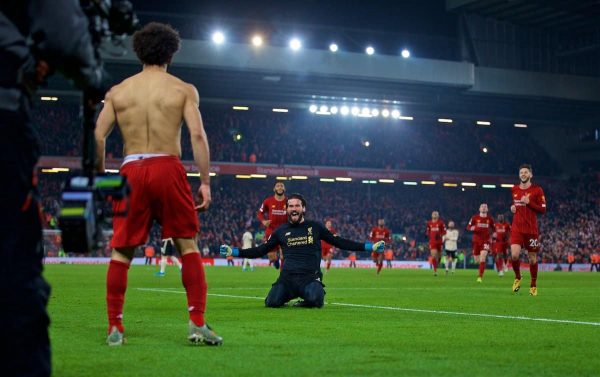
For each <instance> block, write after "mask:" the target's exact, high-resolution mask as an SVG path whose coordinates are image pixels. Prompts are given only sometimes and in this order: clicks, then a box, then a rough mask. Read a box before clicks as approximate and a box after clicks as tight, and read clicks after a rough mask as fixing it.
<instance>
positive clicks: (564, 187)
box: [40, 174, 600, 263]
mask: <svg viewBox="0 0 600 377" xmlns="http://www.w3.org/2000/svg"><path fill="white" fill-rule="evenodd" d="M599 178H600V177H599V176H598V175H594V174H587V175H581V176H578V177H576V178H573V179H571V180H568V181H563V180H556V181H554V182H553V183H551V184H548V185H547V186H545V187H543V188H544V190H545V194H546V197H547V200H548V212H547V214H546V215H545V216H541V217H540V232H541V242H542V259H543V260H544V262H546V263H564V261H565V259H566V256H567V253H573V254H574V255H575V258H576V263H587V262H589V258H590V256H591V254H592V253H593V252H599V251H600V249H599V248H600V234H599V233H598V229H600V181H599ZM62 179H64V176H61V175H56V174H55V175H48V174H46V175H42V177H41V179H40V189H41V193H42V198H43V204H44V211H45V213H46V218H47V219H52V218H53V217H54V216H55V215H56V213H57V209H58V201H57V198H58V191H59V186H60V182H61V180H62ZM273 183H274V181H273V180H271V179H262V180H261V179H252V180H246V179H236V178H233V177H232V176H218V177H214V178H213V180H212V184H211V186H212V194H213V203H212V205H211V208H210V210H209V211H208V212H206V213H202V214H201V215H200V220H201V224H202V225H201V228H202V229H201V236H200V241H199V243H200V248H201V249H202V248H204V247H208V255H209V256H218V247H219V245H221V244H223V243H228V244H233V245H238V246H239V245H240V244H241V236H242V234H243V233H244V230H245V229H246V228H247V227H249V226H251V227H252V228H253V230H254V232H255V234H256V236H257V238H259V239H260V238H261V236H262V234H261V233H262V231H263V229H262V228H261V225H260V223H259V222H258V220H257V219H256V211H257V210H258V208H259V206H260V204H261V203H262V200H263V199H264V198H266V197H267V196H269V195H272V188H273ZM198 184H199V183H198V181H197V178H196V179H194V180H192V181H191V185H192V187H193V189H194V190H195V189H196V188H197V186H198ZM286 189H287V192H288V193H291V192H300V193H302V194H303V195H304V196H305V197H306V198H307V200H308V208H307V211H308V212H307V218H310V219H316V220H319V221H324V220H325V219H330V220H332V222H333V226H334V228H335V229H336V230H337V232H338V234H339V235H341V236H344V237H348V238H351V239H358V240H362V239H364V240H366V238H367V235H368V233H369V230H370V229H371V227H373V226H374V225H375V224H376V223H377V219H379V218H384V219H385V220H386V225H387V226H388V227H389V228H390V229H391V230H392V233H393V234H394V241H393V244H392V249H393V250H394V254H395V258H396V259H400V260H426V259H427V256H428V254H429V251H428V249H427V239H426V237H425V222H426V221H427V220H428V219H429V218H430V216H431V212H432V211H433V210H438V211H439V212H440V214H441V217H442V219H443V220H444V221H445V222H446V223H447V222H448V221H449V220H453V221H454V222H455V223H456V224H457V225H456V226H457V228H458V229H459V231H460V233H461V236H460V238H459V248H460V249H461V250H464V251H465V252H466V255H467V256H469V254H470V244H471V235H470V233H468V232H466V231H465V227H466V224H467V222H468V220H469V218H470V217H471V216H472V215H474V214H475V213H477V211H478V208H479V204H480V203H482V202H485V203H488V205H489V208H490V214H491V215H492V216H494V217H495V216H497V215H498V214H504V215H505V216H506V217H507V218H508V219H509V220H510V218H511V214H510V211H509V208H510V204H511V198H510V191H509V190H508V189H490V190H486V189H481V188H473V189H469V188H467V189H464V191H463V189H461V188H445V187H437V186H433V187H431V186H404V185H401V186H400V185H398V184H393V185H390V184H377V185H367V184H362V183H357V182H350V183H340V182H336V183H323V182H319V181H317V180H307V181H301V180H293V181H287V182H286ZM54 224H55V223H54ZM48 227H51V225H50V222H49V223H48ZM159 243H160V229H159V227H158V225H155V226H154V227H153V230H152V236H151V240H150V244H152V245H154V246H155V247H158V245H159ZM109 251H110V250H109V249H108V248H106V249H105V250H104V251H103V252H102V253H104V254H105V255H108V253H109ZM346 256H347V253H346V252H345V251H340V252H339V253H338V255H337V256H336V257H337V258H345V257H346ZM368 256H369V255H368V253H362V254H359V257H363V258H368Z"/></svg>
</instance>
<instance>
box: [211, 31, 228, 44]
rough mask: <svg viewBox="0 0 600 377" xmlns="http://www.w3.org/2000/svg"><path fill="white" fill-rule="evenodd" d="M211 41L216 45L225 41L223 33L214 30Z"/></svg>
mask: <svg viewBox="0 0 600 377" xmlns="http://www.w3.org/2000/svg"><path fill="white" fill-rule="evenodd" d="M212 41H213V42H214V43H215V44H218V45H220V44H223V43H224V42H225V34H223V33H222V32H220V31H215V32H214V33H213V34H212Z"/></svg>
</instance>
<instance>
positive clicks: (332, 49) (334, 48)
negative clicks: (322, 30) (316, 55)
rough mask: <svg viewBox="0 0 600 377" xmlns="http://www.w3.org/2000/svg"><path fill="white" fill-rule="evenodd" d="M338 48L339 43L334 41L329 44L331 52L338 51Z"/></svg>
mask: <svg viewBox="0 0 600 377" xmlns="http://www.w3.org/2000/svg"><path fill="white" fill-rule="evenodd" d="M337 50H338V45H337V44H335V43H332V44H330V45H329V51H331V52H337Z"/></svg>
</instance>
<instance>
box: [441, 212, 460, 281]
mask: <svg viewBox="0 0 600 377" xmlns="http://www.w3.org/2000/svg"><path fill="white" fill-rule="evenodd" d="M442 240H443V241H444V251H445V253H446V275H448V271H449V269H450V266H452V274H454V272H456V251H457V250H458V229H456V228H454V221H448V229H446V234H444V235H443V236H442Z"/></svg>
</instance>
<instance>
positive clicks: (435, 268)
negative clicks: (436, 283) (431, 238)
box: [432, 258, 438, 272]
mask: <svg viewBox="0 0 600 377" xmlns="http://www.w3.org/2000/svg"><path fill="white" fill-rule="evenodd" d="M432 263H433V272H437V264H438V261H437V258H433V261H432Z"/></svg>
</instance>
